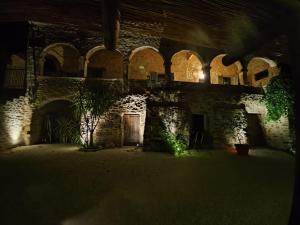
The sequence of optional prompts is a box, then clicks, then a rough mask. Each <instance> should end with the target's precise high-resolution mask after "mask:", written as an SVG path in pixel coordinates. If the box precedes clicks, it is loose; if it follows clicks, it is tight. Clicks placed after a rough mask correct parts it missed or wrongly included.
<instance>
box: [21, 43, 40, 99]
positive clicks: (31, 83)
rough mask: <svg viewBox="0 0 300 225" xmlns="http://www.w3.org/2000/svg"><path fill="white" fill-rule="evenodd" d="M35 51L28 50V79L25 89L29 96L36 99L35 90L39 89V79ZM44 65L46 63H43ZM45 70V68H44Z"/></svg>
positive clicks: (29, 48)
mask: <svg viewBox="0 0 300 225" xmlns="http://www.w3.org/2000/svg"><path fill="white" fill-rule="evenodd" d="M33 54H34V51H33V48H32V47H28V48H27V52H26V77H25V82H24V87H25V88H26V89H27V90H26V92H27V94H28V95H29V96H30V97H32V98H34V96H35V90H36V88H37V79H36V76H37V74H36V71H35V61H34V55H33ZM41 64H43V65H44V63H41ZM42 68H44V67H42Z"/></svg>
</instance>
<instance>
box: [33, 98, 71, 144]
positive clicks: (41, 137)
mask: <svg viewBox="0 0 300 225" xmlns="http://www.w3.org/2000/svg"><path fill="white" fill-rule="evenodd" d="M72 112H73V111H72V101H70V100H68V99H52V100H51V101H47V102H44V103H43V104H41V105H40V106H39V107H37V108H35V109H34V110H33V114H32V119H31V126H30V127H31V128H30V130H31V135H30V143H31V144H38V143H47V142H49V140H47V138H48V137H49V135H50V136H52V135H53V133H51V134H46V132H45V131H46V129H45V127H46V124H48V122H49V121H52V122H53V119H55V118H61V117H63V116H64V117H68V118H71V117H72V115H73V113H72ZM47 121H48V122H47ZM54 126H55V125H50V127H52V131H54ZM48 131H49V129H47V132H48ZM57 141H58V140H57V137H56V138H55V137H52V143H54V142H57Z"/></svg>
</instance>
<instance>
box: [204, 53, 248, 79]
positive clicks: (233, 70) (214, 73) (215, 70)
mask: <svg viewBox="0 0 300 225" xmlns="http://www.w3.org/2000/svg"><path fill="white" fill-rule="evenodd" d="M224 56H225V54H222V55H218V56H216V57H215V58H214V59H213V60H212V62H211V64H210V67H211V70H210V78H211V83H212V84H225V85H226V84H227V85H239V84H241V85H243V84H244V80H243V73H242V68H243V67H242V64H241V63H240V62H235V63H234V64H232V65H230V66H225V65H224V64H223V62H222V59H223V57H224Z"/></svg>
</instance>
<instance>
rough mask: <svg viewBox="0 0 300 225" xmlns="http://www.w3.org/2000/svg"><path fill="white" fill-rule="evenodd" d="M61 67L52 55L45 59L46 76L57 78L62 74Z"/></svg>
mask: <svg viewBox="0 0 300 225" xmlns="http://www.w3.org/2000/svg"><path fill="white" fill-rule="evenodd" d="M61 70H62V69H61V66H60V63H59V61H58V60H57V59H56V58H55V57H54V56H52V55H47V56H46V57H45V64H44V75H45V76H56V75H58V74H61Z"/></svg>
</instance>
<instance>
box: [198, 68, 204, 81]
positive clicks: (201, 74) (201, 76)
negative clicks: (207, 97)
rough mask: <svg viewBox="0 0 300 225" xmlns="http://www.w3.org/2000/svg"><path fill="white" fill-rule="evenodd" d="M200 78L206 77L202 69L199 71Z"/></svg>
mask: <svg viewBox="0 0 300 225" xmlns="http://www.w3.org/2000/svg"><path fill="white" fill-rule="evenodd" d="M199 79H200V80H204V79H205V74H204V72H203V71H202V70H201V71H200V72H199Z"/></svg>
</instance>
